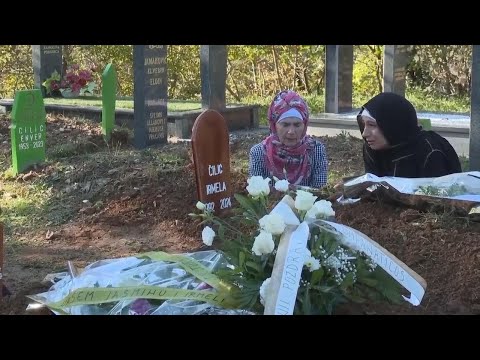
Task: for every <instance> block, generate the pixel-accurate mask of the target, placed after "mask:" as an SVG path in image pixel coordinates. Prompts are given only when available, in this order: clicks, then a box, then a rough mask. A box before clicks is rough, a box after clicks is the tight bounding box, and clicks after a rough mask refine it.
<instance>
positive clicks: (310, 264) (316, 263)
mask: <svg viewBox="0 0 480 360" xmlns="http://www.w3.org/2000/svg"><path fill="white" fill-rule="evenodd" d="M303 265H305V266H306V267H307V268H308V270H310V272H312V271H315V270H318V269H320V260H318V259H315V258H314V257H313V256H310V257H309V258H307V259H305V263H304V264H303Z"/></svg>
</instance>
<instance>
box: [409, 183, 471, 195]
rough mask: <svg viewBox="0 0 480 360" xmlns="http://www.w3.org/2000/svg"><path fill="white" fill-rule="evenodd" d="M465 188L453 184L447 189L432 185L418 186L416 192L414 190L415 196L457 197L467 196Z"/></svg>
mask: <svg viewBox="0 0 480 360" xmlns="http://www.w3.org/2000/svg"><path fill="white" fill-rule="evenodd" d="M467 193H468V190H467V188H466V187H465V186H464V185H462V184H458V183H453V184H452V185H450V186H448V187H440V186H433V185H425V186H419V187H418V189H417V190H415V193H414V194H415V195H430V196H440V197H442V196H458V195H464V194H467Z"/></svg>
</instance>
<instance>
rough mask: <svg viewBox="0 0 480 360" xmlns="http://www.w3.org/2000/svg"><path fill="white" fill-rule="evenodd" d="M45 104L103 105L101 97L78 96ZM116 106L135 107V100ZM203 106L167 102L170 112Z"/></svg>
mask: <svg viewBox="0 0 480 360" xmlns="http://www.w3.org/2000/svg"><path fill="white" fill-rule="evenodd" d="M44 103H45V104H52V105H82V106H98V107H101V106H102V99H101V98H96V97H92V98H88V97H84V98H76V99H63V98H45V99H44ZM116 107H117V108H121V109H133V100H132V99H128V98H123V99H119V100H117V101H116ZM201 108H202V104H201V103H200V102H193V101H169V102H167V110H168V111H169V112H179V111H189V110H199V109H201Z"/></svg>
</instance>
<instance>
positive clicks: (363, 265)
mask: <svg viewBox="0 0 480 360" xmlns="http://www.w3.org/2000/svg"><path fill="white" fill-rule="evenodd" d="M274 181H275V184H274V186H273V187H272V186H271V185H270V183H271V182H272V180H271V179H270V178H263V177H261V176H253V177H251V178H249V179H248V180H247V183H248V186H247V187H246V191H247V193H248V194H235V195H234V196H235V199H236V200H237V202H238V207H234V208H233V209H232V210H231V211H232V213H231V214H228V216H227V217H225V216H224V217H218V216H215V214H214V213H213V212H212V211H210V210H208V209H207V208H206V206H205V204H203V203H202V202H198V203H197V205H196V207H197V209H198V210H200V213H195V214H191V216H193V217H198V218H200V219H201V220H202V224H203V225H205V227H204V229H203V231H202V240H203V242H204V243H205V244H206V245H207V246H212V245H213V241H214V240H215V239H216V238H218V239H220V244H219V245H218V246H216V247H218V249H219V251H220V252H221V253H222V254H223V255H224V256H225V259H226V260H227V262H228V266H225V267H221V268H219V269H217V270H215V275H216V276H218V277H219V278H220V279H221V280H222V281H223V282H224V283H225V284H228V285H229V289H230V290H229V292H230V294H229V296H230V297H231V298H232V299H233V301H232V303H234V304H236V306H237V308H239V309H244V310H248V311H252V312H254V313H258V314H261V313H264V307H265V306H266V305H265V304H266V301H267V300H268V298H269V296H271V291H272V289H271V278H272V271H273V269H274V264H275V259H276V255H277V251H278V250H279V243H280V242H281V241H282V240H281V239H282V236H283V235H284V234H285V233H286V231H287V230H288V229H289V228H291V227H292V226H294V225H293V224H300V223H301V222H304V221H305V222H307V223H308V227H309V238H308V241H307V244H306V248H305V251H304V254H303V255H304V257H303V267H302V269H301V280H300V283H299V286H298V290H297V295H296V301H295V307H294V312H293V314H332V313H333V312H334V311H335V309H336V307H337V306H338V305H339V304H342V303H346V302H364V301H367V300H370V301H377V300H381V301H385V300H386V301H390V302H392V303H399V302H401V301H402V295H401V293H402V287H401V286H400V285H399V283H397V282H396V281H395V280H394V279H393V278H392V277H391V276H390V275H389V274H388V273H387V272H386V271H385V270H383V269H382V268H381V267H380V266H376V264H375V263H374V262H373V261H372V260H371V259H370V258H369V256H367V254H365V253H364V252H362V251H360V250H356V249H354V248H352V247H349V246H347V245H346V243H345V241H342V234H341V233H339V232H338V231H336V230H335V228H332V227H331V226H329V222H328V221H323V220H326V219H330V220H331V219H332V218H334V216H335V211H334V210H333V208H332V203H331V202H329V201H326V200H321V199H318V196H315V195H314V194H313V193H312V192H309V191H305V190H300V189H292V187H291V186H290V184H289V183H288V181H287V180H278V179H276V178H274ZM281 196H283V199H282V200H281V201H286V203H289V207H290V209H291V215H290V216H291V217H290V218H289V217H288V216H287V217H285V216H282V215H281V214H280V213H279V212H275V211H273V212H272V209H274V208H275V207H276V205H278V204H279V199H280V198H281Z"/></svg>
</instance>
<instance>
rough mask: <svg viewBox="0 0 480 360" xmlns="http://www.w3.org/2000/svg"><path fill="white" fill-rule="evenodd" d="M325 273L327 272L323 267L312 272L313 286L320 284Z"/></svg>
mask: <svg viewBox="0 0 480 360" xmlns="http://www.w3.org/2000/svg"><path fill="white" fill-rule="evenodd" d="M324 273H325V270H323V268H322V267H321V268H320V269H318V270H315V271H314V272H312V278H311V279H310V284H311V285H316V284H319V283H320V280H322V277H323V274H324Z"/></svg>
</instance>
